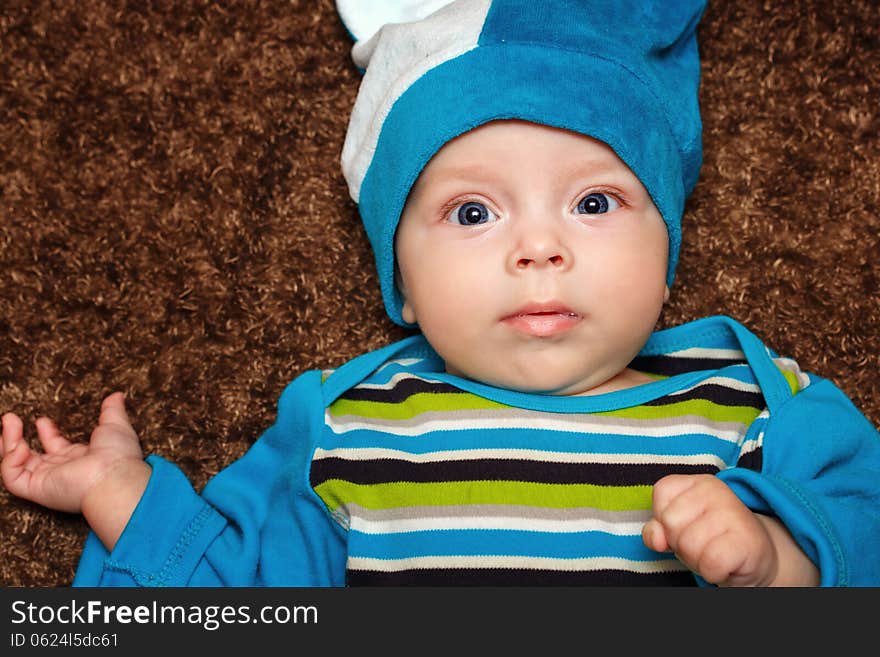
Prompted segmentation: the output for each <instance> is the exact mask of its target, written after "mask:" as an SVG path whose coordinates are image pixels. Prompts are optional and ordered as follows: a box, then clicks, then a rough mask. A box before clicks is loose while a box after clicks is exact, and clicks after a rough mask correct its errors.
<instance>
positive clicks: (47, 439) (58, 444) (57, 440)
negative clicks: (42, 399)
mask: <svg viewBox="0 0 880 657" xmlns="http://www.w3.org/2000/svg"><path fill="white" fill-rule="evenodd" d="M36 424H37V436H38V437H39V439H40V444H41V445H42V446H43V450H44V451H45V452H46V453H47V454H52V453H53V452H57V451H60V450H62V449H66V448H67V447H69V446H70V441H68V440H67V438H65V437H64V436H63V435H62V434H61V431H60V430H59V429H58V427H57V426H56V424H55V423H54V422H53V421H52V420H50V419H49V418H47V417H41V418H38V419H37V422H36Z"/></svg>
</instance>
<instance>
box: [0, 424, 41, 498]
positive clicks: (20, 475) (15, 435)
mask: <svg viewBox="0 0 880 657" xmlns="http://www.w3.org/2000/svg"><path fill="white" fill-rule="evenodd" d="M2 442H3V461H2V462H0V477H2V479H3V485H4V486H6V488H7V489H8V490H9V492H10V493H12V494H13V495H18V496H19V497H24V496H25V495H26V492H27V488H28V484H29V482H30V476H31V473H30V469H29V468H28V462H29V461H31V459H32V458H33V457H34V453H33V452H32V451H31V448H30V446H29V445H28V444H27V443H26V442H25V441H24V439H23V437H22V422H21V420H20V419H19V418H18V416H17V415H14V414H13V413H7V414H6V415H4V416H3V440H2ZM31 467H33V465H31Z"/></svg>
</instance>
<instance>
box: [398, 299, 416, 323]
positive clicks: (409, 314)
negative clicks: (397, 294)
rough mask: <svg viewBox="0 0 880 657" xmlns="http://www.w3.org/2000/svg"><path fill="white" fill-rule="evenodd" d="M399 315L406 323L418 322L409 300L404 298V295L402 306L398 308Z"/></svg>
mask: <svg viewBox="0 0 880 657" xmlns="http://www.w3.org/2000/svg"><path fill="white" fill-rule="evenodd" d="M400 316H401V317H402V318H403V321H404V322H406V323H407V324H418V323H419V322H418V319H417V318H416V311H415V310H413V307H412V306H411V305H410V303H409V301H407V300H406V297H404V298H403V306H401V308H400Z"/></svg>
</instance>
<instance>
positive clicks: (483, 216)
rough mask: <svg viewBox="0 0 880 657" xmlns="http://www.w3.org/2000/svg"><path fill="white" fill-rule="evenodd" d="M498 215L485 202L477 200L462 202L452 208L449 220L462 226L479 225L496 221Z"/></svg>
mask: <svg viewBox="0 0 880 657" xmlns="http://www.w3.org/2000/svg"><path fill="white" fill-rule="evenodd" d="M496 219H498V217H496V216H495V213H494V212H492V211H491V210H490V209H489V208H487V207H486V206H485V205H484V204H482V203H479V202H477V201H468V202H467V203H462V204H461V205H459V206H458V207H456V208H454V209H453V210H452V213H451V214H450V216H449V220H450V221H451V222H452V223H454V224H459V225H461V226H479V225H480V224H488V223H489V222H491V221H495V220H496Z"/></svg>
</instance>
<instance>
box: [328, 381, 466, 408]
mask: <svg viewBox="0 0 880 657" xmlns="http://www.w3.org/2000/svg"><path fill="white" fill-rule="evenodd" d="M422 392H430V393H433V394H440V393H458V394H466V393H465V391H464V390H461V389H460V388H456V387H455V386H452V385H449V384H448V383H438V382H431V381H425V380H423V379H415V378H406V379H401V380H400V381H398V382H397V384H396V385H395V386H394V387H393V388H391V389H390V390H389V389H385V388H351V389H349V390H347V391H346V392H345V393H344V394H342V395H341V396H340V397H339V399H348V400H349V401H372V402H384V403H388V404H399V403H400V402H402V401H406V399H407V397H410V396H411V395H415V394H418V393H422Z"/></svg>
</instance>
